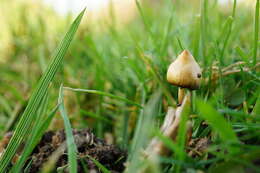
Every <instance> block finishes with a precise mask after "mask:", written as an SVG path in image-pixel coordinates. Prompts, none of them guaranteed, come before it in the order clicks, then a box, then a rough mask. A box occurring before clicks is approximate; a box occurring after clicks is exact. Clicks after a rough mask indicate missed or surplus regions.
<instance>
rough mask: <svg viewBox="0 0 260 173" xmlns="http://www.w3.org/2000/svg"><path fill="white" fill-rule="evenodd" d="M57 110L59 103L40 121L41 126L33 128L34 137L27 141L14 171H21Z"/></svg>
mask: <svg viewBox="0 0 260 173" xmlns="http://www.w3.org/2000/svg"><path fill="white" fill-rule="evenodd" d="M57 110H58V105H57V106H56V107H55V108H54V109H53V110H52V111H51V112H50V114H49V115H48V116H47V117H46V118H45V119H44V121H41V122H40V123H39V126H38V127H36V128H35V129H34V130H33V134H32V137H31V139H30V140H29V141H28V142H27V143H26V145H25V150H24V151H23V154H22V155H21V158H20V159H19V161H18V163H17V164H16V165H15V167H14V168H13V171H12V172H21V169H22V166H23V164H24V163H25V162H26V159H27V157H28V156H29V155H30V154H31V152H32V151H33V149H34V147H35V146H36V145H37V143H38V142H39V140H40V139H41V137H42V135H43V133H44V132H45V131H46V130H47V128H48V127H49V125H50V123H51V120H52V119H53V117H54V116H55V114H56V112H57Z"/></svg>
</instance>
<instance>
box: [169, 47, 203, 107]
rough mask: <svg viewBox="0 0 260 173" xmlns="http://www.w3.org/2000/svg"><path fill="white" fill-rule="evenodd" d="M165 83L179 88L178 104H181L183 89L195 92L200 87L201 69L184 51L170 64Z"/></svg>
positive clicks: (187, 52) (186, 51) (189, 54)
mask: <svg viewBox="0 0 260 173" xmlns="http://www.w3.org/2000/svg"><path fill="white" fill-rule="evenodd" d="M167 81H168V82H169V83H170V84H172V85H176V86H178V87H179V90H178V102H179V104H182V101H183V98H184V94H185V88H187V89H189V90H196V89H198V88H199V87H200V82H201V69H200V67H199V65H198V63H197V62H196V60H195V59H194V57H193V56H192V55H191V53H190V52H189V51H188V50H184V51H183V52H182V53H181V54H180V55H179V56H178V57H177V59H176V60H175V61H174V62H172V63H171V65H170V66H169V68H168V71H167Z"/></svg>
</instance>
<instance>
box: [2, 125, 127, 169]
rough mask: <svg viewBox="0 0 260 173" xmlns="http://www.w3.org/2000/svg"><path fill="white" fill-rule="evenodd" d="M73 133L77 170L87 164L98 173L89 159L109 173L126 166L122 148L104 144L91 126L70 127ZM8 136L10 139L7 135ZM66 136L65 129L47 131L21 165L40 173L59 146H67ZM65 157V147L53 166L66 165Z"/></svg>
mask: <svg viewBox="0 0 260 173" xmlns="http://www.w3.org/2000/svg"><path fill="white" fill-rule="evenodd" d="M73 136H74V139H75V143H76V145H77V150H78V158H79V159H78V172H79V173H81V172H84V169H83V166H85V167H87V169H88V170H89V171H90V170H91V171H92V172H96V173H99V172H101V171H100V170H99V168H98V167H97V166H96V164H95V163H94V162H93V161H92V160H91V159H90V158H92V159H95V160H96V161H98V162H99V163H101V164H102V165H103V166H105V167H106V168H107V169H108V170H110V171H111V172H112V173H120V172H123V170H124V168H125V166H124V162H125V161H126V158H127V154H126V152H125V151H123V150H121V149H119V148H118V147H116V146H114V145H109V144H107V143H105V141H104V140H102V139H99V138H97V137H96V136H95V135H94V134H93V133H92V132H91V130H90V129H81V130H77V129H73ZM7 137H8V138H10V135H8V136H7ZM65 139H66V135H65V131H64V130H59V131H48V132H46V133H45V134H44V135H43V137H42V139H41V141H40V142H39V143H38V145H37V146H36V147H35V149H34V150H33V152H32V154H31V156H30V157H29V159H28V161H27V162H26V164H25V166H24V168H26V167H27V166H28V167H27V172H29V173H35V172H39V171H40V170H41V168H42V166H43V165H44V164H45V163H46V162H47V161H48V159H49V158H50V156H51V155H52V154H53V153H54V152H55V151H56V150H57V149H58V148H60V147H62V146H66V145H64V144H65ZM4 142H5V141H4ZM5 143H6V142H5ZM5 143H2V144H1V145H2V146H1V147H2V148H3V147H6V144H5ZM67 157H68V155H67V149H66V147H64V149H63V150H62V153H61V155H60V156H59V158H58V161H57V163H56V165H55V169H58V168H62V167H67V165H68V160H67ZM83 164H84V165H83ZM64 172H67V170H66V169H64Z"/></svg>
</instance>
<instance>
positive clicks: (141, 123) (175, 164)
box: [0, 0, 260, 173]
mask: <svg viewBox="0 0 260 173" xmlns="http://www.w3.org/2000/svg"><path fill="white" fill-rule="evenodd" d="M232 2H236V1H232ZM255 2H258V7H259V0H257V1H255ZM190 3H192V5H190V4H188V3H184V2H183V1H178V0H176V1H172V0H166V1H163V2H161V1H160V2H159V1H158V2H157V1H152V2H151V1H145V0H144V1H136V2H135V6H134V9H135V10H136V14H135V16H134V18H131V20H129V21H128V22H126V23H124V22H122V21H121V20H122V18H123V17H124V16H123V14H121V15H117V14H116V13H114V12H113V6H110V7H109V8H108V9H107V11H105V12H106V13H107V14H109V15H108V16H106V17H104V19H102V18H101V19H99V20H94V21H93V20H91V21H88V20H87V19H88V18H86V20H85V21H84V22H85V23H84V25H81V27H80V28H79V32H78V34H77V35H76V37H75V39H74V41H73V42H72V44H71V48H70V49H69V50H68V52H67V55H66V59H65V61H64V63H63V65H62V64H61V62H62V59H63V56H65V52H66V50H67V48H68V43H69V42H70V41H71V38H72V36H73V34H74V32H75V30H76V28H77V26H76V25H78V24H79V21H80V19H79V18H78V19H77V20H76V21H77V23H76V24H75V23H74V25H73V28H74V29H73V33H71V32H72V30H70V32H69V33H70V39H66V40H67V41H66V46H65V47H66V48H65V47H63V48H64V49H63V51H62V52H59V51H58V52H56V53H58V54H56V55H60V54H59V53H62V55H60V56H58V57H59V62H58V63H54V65H52V67H53V68H50V67H48V66H47V64H48V63H47V62H48V61H49V55H50V54H51V53H52V51H53V47H54V46H55V45H56V42H57V40H59V38H60V33H59V32H61V31H64V30H65V29H66V28H68V27H67V26H66V27H65V24H66V23H68V22H69V21H70V20H71V18H70V17H68V18H63V19H61V18H59V17H57V18H55V20H57V23H55V22H53V21H52V20H51V21H49V20H48V19H49V17H48V13H47V14H46V15H45V14H42V13H40V14H38V13H33V14H35V16H33V18H34V17H35V21H32V20H30V19H31V16H30V17H26V14H27V12H26V11H28V10H29V9H30V8H25V9H26V10H22V9H20V8H19V9H20V10H17V13H18V14H17V15H18V16H21V19H23V20H16V21H15V25H11V24H10V31H8V32H10V33H11V34H10V43H11V45H12V46H10V48H9V49H10V50H8V53H7V54H5V58H6V59H7V61H6V62H5V64H0V73H1V78H0V83H1V85H0V93H1V96H0V125H1V126H0V129H1V131H3V133H4V130H14V129H18V130H16V133H15V135H14V137H13V139H12V140H11V144H10V145H9V147H8V148H9V149H8V148H7V150H8V152H6V153H7V154H4V155H2V157H1V158H2V159H1V161H0V170H2V171H3V170H4V169H5V168H6V166H7V164H8V163H9V161H10V159H11V158H12V156H13V155H14V154H15V151H16V149H17V147H18V145H19V144H20V143H21V142H22V140H24V139H25V138H26V137H27V135H26V129H27V130H28V128H32V129H34V128H33V127H31V126H30V125H33V123H32V122H33V121H34V120H35V119H34V117H35V116H36V115H37V116H38V117H37V118H39V115H40V117H42V115H48V116H47V117H46V119H44V118H43V119H41V120H43V122H46V123H44V124H41V123H40V124H38V125H39V129H38V130H37V129H36V130H35V129H34V130H35V131H37V132H38V131H39V133H37V134H32V135H31V136H29V138H28V139H31V140H32V141H31V142H30V141H28V143H26V146H29V147H28V149H26V150H24V153H23V156H22V157H21V160H19V162H18V164H17V165H18V166H16V167H15V169H16V170H20V169H21V167H22V165H23V164H24V163H25V160H26V159H27V157H28V155H29V153H30V152H31V151H32V149H33V147H34V146H35V145H36V143H37V141H38V140H39V138H40V136H41V135H42V133H43V132H44V131H45V130H46V129H47V126H46V124H49V123H50V127H49V129H56V128H57V127H60V126H63V124H64V122H63V120H62V119H61V118H59V117H58V116H55V117H54V113H55V112H56V111H57V107H55V109H54V110H53V106H54V105H57V100H58V96H59V92H58V90H59V87H60V84H61V83H64V86H65V87H64V88H62V89H64V91H66V92H67V93H69V94H67V95H66V94H64V102H63V99H60V101H62V103H64V105H63V104H62V105H58V106H59V108H60V111H61V114H62V117H63V119H64V120H65V129H66V135H67V137H68V136H69V139H68V140H67V142H72V144H73V138H71V137H72V134H71V128H72V127H73V128H87V127H91V128H92V129H93V132H94V134H96V135H97V136H98V137H100V138H103V137H104V134H105V133H107V132H109V133H111V134H112V136H113V138H114V140H115V144H116V145H118V146H120V147H121V148H123V149H125V150H126V151H128V162H127V164H126V165H127V166H128V167H127V168H128V169H127V170H126V171H127V172H130V173H134V172H136V170H137V169H140V168H142V167H144V166H147V165H148V167H151V168H154V169H152V170H153V171H154V172H156V173H157V172H158V173H159V172H185V171H188V170H189V171H198V170H203V171H206V170H208V169H210V170H216V171H219V170H221V171H222V172H223V170H224V169H225V168H229V169H230V170H232V168H234V169H235V168H236V169H238V168H237V166H238V165H239V168H241V169H242V168H243V167H250V169H253V170H254V171H259V167H257V166H256V165H254V164H253V160H254V159H255V158H257V156H256V154H258V153H259V150H260V138H259V135H258V134H259V125H260V118H259V115H260V112H259V110H260V109H259V107H260V106H259V105H260V104H259V103H260V101H259V98H260V97H259V95H260V87H259V85H260V79H259V66H258V67H257V68H255V65H257V64H258V63H259V53H260V51H259V38H258V37H259V8H255V9H256V10H252V9H251V8H250V9H247V8H244V7H242V6H241V4H240V3H238V2H237V4H235V3H232V6H231V8H223V6H222V5H220V4H218V3H214V2H213V1H210V0H201V1H200V2H196V1H192V2H190ZM254 4H255V5H256V3H254ZM121 10H122V9H121ZM87 14H88V12H87ZM81 15H82V14H81ZM10 17H11V15H10ZM81 17H82V16H81ZM107 18H109V20H108V19H107ZM38 19H39V20H38ZM66 20H67V21H66ZM36 21H37V22H36ZM60 22H61V23H60ZM121 22H122V23H124V24H122V23H121ZM16 25H18V26H21V28H24V30H22V29H21V30H20V29H17V27H13V26H16ZM119 25H120V27H118V26H119ZM50 27H51V28H53V29H51V30H49V28H50ZM13 28H16V29H13ZM67 36H68V35H67ZM66 38H67V37H66ZM63 43H64V42H63ZM62 45H63V46H64V44H62ZM183 49H188V50H190V52H191V53H192V54H193V55H194V57H195V59H196V60H197V61H198V63H199V64H200V66H201V68H202V69H203V81H204V82H203V84H202V86H201V88H200V89H199V90H197V91H196V92H195V91H193V92H192V105H191V110H190V111H191V113H190V114H189V115H190V116H189V115H188V116H184V119H183V123H182V125H181V127H180V132H179V134H181V135H179V136H178V141H177V142H175V141H171V140H170V139H168V138H167V137H165V136H162V134H161V133H160V132H158V129H159V127H160V125H161V122H162V120H163V118H164V116H165V114H166V112H167V108H168V106H174V107H176V105H177V104H176V101H175V100H176V99H177V87H174V86H171V85H169V84H168V83H167V81H166V79H165V77H166V71H167V68H168V65H169V64H170V62H171V61H172V60H173V59H175V57H176V56H177V55H178V54H179V53H180V52H181V51H182V50H183ZM0 56H2V54H1V55H0ZM56 57H57V56H56ZM239 61H243V63H242V64H238V65H234V67H233V68H231V69H230V71H228V73H229V74H228V73H225V74H228V75H224V76H222V77H221V75H222V74H223V71H222V70H223V69H225V68H226V67H230V65H232V64H235V63H236V62H239ZM54 68H55V71H52V70H51V71H52V72H53V73H52V74H50V73H49V72H48V71H50V69H54ZM58 69H59V70H60V72H59V73H58V74H57V76H56V77H55V80H52V79H53V77H54V74H55V73H56V71H57V70H58ZM44 71H47V72H48V75H47V76H49V77H48V82H45V83H44V84H45V85H44V87H40V89H39V88H38V90H34V91H35V92H34V94H33V96H32V97H29V96H30V93H31V92H32V91H33V88H35V87H36V85H35V84H36V83H37V81H38V80H39V78H40V76H41V75H42V73H43V75H44V76H46V73H44ZM216 75H218V76H219V77H218V80H210V79H213V78H214V77H216ZM42 81H43V79H42V80H40V84H41V82H42ZM50 81H52V87H51V88H48V87H49V84H50ZM42 88H43V89H42ZM47 89H48V96H47V94H46V93H47ZM62 94H63V92H62V90H61V92H60V96H62ZM32 98H34V99H33V100H34V101H35V100H36V101H37V102H32V101H29V103H28V100H31V99H32ZM43 98H46V100H45V99H43ZM47 98H48V99H47ZM60 98H63V97H60ZM45 101H46V102H45ZM32 103H34V104H32ZM47 103H48V104H47ZM26 105H28V107H30V106H33V109H30V111H28V109H29V108H27V109H25V107H26ZM40 105H41V106H40ZM45 106H46V107H45ZM51 106H52V107H51ZM65 108H66V112H65V111H64V110H65ZM23 112H24V113H23ZM22 113H23V114H22ZM46 113H47V114H46ZM28 115H29V116H28ZM11 117H12V118H11ZM18 117H21V118H20V120H19V121H18ZM24 117H30V119H29V120H27V118H26V119H25V118H24ZM52 119H53V121H51V120H52ZM25 120H26V121H25ZM188 120H189V121H191V122H192V126H193V133H192V138H193V139H197V138H203V137H207V138H208V139H210V141H211V145H210V147H209V148H208V149H207V151H206V152H205V153H204V154H201V155H200V156H198V157H197V158H193V157H191V156H189V155H188V153H186V150H187V149H188V147H187V146H186V145H185V138H184V137H185V131H186V128H185V122H186V121H188ZM17 122H18V123H17ZM20 122H23V123H22V124H21V123H20ZM36 122H37V121H36ZM7 124H9V125H10V127H9V125H7ZM36 124H37V123H36ZM34 125H35V124H34ZM7 127H8V128H7ZM34 130H33V131H34ZM1 135H3V134H1ZM18 136H21V137H22V138H20V137H19V138H18ZM153 136H157V137H158V138H159V139H160V140H161V141H163V142H164V143H165V145H166V146H168V147H169V148H170V150H171V151H172V152H173V154H172V155H170V156H169V157H167V158H160V159H159V161H160V162H162V163H164V164H163V168H162V169H161V168H160V166H159V164H158V163H150V162H149V161H146V160H143V159H142V152H143V150H144V148H145V147H146V146H147V144H148V143H149V141H150V138H151V137H153ZM10 148H11V150H10ZM68 148H69V152H68V156H69V162H70V163H71V165H72V166H71V167H70V169H71V171H72V172H75V170H76V159H77V158H76V152H75V145H74V144H73V145H68ZM238 148H239V149H240V151H238ZM244 160H245V161H244ZM243 161H244V162H243ZM241 162H243V163H241ZM95 163H96V165H97V166H98V167H99V168H100V169H101V170H103V171H104V172H107V169H106V168H105V167H104V166H103V165H101V164H100V163H99V162H98V161H97V162H95Z"/></svg>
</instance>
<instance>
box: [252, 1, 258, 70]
mask: <svg viewBox="0 0 260 173" xmlns="http://www.w3.org/2000/svg"><path fill="white" fill-rule="evenodd" d="M259 3H260V2H259V0H257V1H256V7H255V34H254V36H255V37H254V54H253V62H254V65H255V64H256V57H257V49H258V39H259V37H258V35H259V20H260V19H259V7H260V5H259Z"/></svg>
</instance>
